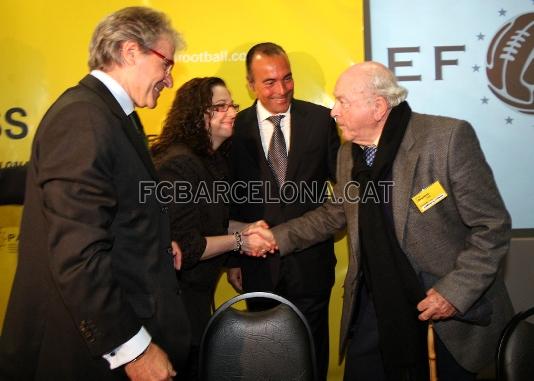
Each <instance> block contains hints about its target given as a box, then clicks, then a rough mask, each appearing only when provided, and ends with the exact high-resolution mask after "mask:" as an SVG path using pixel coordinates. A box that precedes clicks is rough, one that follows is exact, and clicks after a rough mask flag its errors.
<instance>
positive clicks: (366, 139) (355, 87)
mask: <svg viewBox="0 0 534 381" xmlns="http://www.w3.org/2000/svg"><path fill="white" fill-rule="evenodd" d="M334 96H335V98H336V103H335V104H334V108H333V109H332V111H331V115H332V117H333V118H335V119H336V122H337V124H338V126H339V128H340V129H341V132H342V134H343V139H345V140H347V141H351V142H353V143H356V144H360V145H369V144H373V143H374V139H375V138H376V134H377V131H376V129H377V120H376V118H375V102H374V100H375V98H376V96H374V95H373V94H372V93H371V92H370V91H369V90H367V89H366V87H364V82H363V79H362V78H360V77H356V78H355V77H353V76H348V75H342V76H341V77H340V78H339V80H338V82H337V84H336V88H335V90H334Z"/></svg>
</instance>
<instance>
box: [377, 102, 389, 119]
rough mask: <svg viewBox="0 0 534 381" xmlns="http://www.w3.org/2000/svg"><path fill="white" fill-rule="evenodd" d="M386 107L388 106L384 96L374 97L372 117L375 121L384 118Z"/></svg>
mask: <svg viewBox="0 0 534 381" xmlns="http://www.w3.org/2000/svg"><path fill="white" fill-rule="evenodd" d="M388 109H389V106H388V102H387V101H386V98H384V97H375V103H374V118H375V120H376V121H377V122H378V121H379V120H382V119H383V118H384V116H385V115H386V114H387V112H388Z"/></svg>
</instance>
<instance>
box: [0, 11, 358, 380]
mask: <svg viewBox="0 0 534 381" xmlns="http://www.w3.org/2000/svg"><path fill="white" fill-rule="evenodd" d="M130 5H146V6H152V7H154V8H157V9H159V10H162V11H164V12H166V13H167V14H168V15H169V16H170V17H171V19H172V21H173V24H174V26H175V27H176V29H178V30H179V31H180V32H181V33H182V34H183V36H184V38H185V40H186V42H187V48H186V50H184V51H183V52H179V53H178V54H177V56H176V57H175V58H176V61H177V64H176V66H175V68H174V69H173V75H174V80H175V86H174V88H175V89H176V88H177V87H178V86H179V85H180V84H182V83H183V82H185V81H187V80H188V79H190V78H192V77H195V76H212V75H215V76H220V77H222V78H223V79H224V80H225V81H226V82H227V84H228V87H229V88H230V90H231V91H232V93H233V97H234V100H235V101H236V102H237V103H239V104H241V105H242V107H246V106H248V105H250V104H251V103H252V101H253V98H252V97H251V95H250V94H249V93H248V91H247V88H246V81H245V63H244V56H245V53H246V52H247V50H248V49H249V48H250V47H251V46H252V45H254V44H256V43H258V42H262V41H273V42H276V43H278V44H280V45H282V46H283V47H284V49H285V50H286V51H287V52H288V54H289V57H290V60H291V65H292V70H293V74H294V79H295V96H296V97H298V98H300V99H305V100H309V101H312V102H315V103H319V104H323V105H325V106H331V105H332V103H333V101H332V96H331V93H332V89H333V87H334V84H335V80H336V78H337V76H338V75H339V73H340V72H341V71H342V70H344V69H345V68H347V67H348V66H349V65H350V64H351V63H354V62H359V61H362V60H363V9H362V8H363V7H362V0H351V1H349V0H330V1H328V2H323V1H318V0H316V1H312V0H309V1H284V0H271V1H268V2H267V1H251V0H247V1H245V0H235V1H232V0H227V1H220V0H203V1H196V2H193V1H190V2H185V1H163V0H160V1H148V0H146V1H125V0H108V1H106V2H98V1H96V2H73V1H66V0H49V1H46V2H40V1H39V2H38V1H22V2H15V1H10V0H8V1H5V2H2V4H1V5H0V23H1V25H2V28H1V30H0V46H1V49H0V59H1V61H0V62H1V68H0V72H1V73H2V76H0V86H1V88H2V95H0V167H6V166H10V165H17V164H20V163H24V162H26V161H27V160H28V158H29V152H30V145H31V139H32V137H33V135H34V133H35V129H36V128H37V125H38V123H39V121H40V119H41V118H42V116H43V114H44V112H45V111H46V110H47V108H48V107H49V106H50V104H51V103H52V102H53V101H54V100H55V99H56V98H57V97H58V96H59V95H60V94H61V92H63V91H64V90H65V89H66V88H67V87H69V86H72V85H73V84H75V83H76V82H77V81H78V80H79V79H81V78H82V76H83V75H85V74H86V73H87V71H88V69H87V64H86V62H87V56H88V54H87V52H88V44H89V39H90V36H91V33H92V31H93V29H94V27H95V26H96V24H97V23H98V22H99V20H100V19H102V17H104V16H105V15H107V14H109V13H111V12H113V11H114V10H116V9H119V8H122V7H124V6H130ZM173 96H174V90H170V91H169V90H166V91H165V92H163V94H162V96H161V98H160V101H159V106H158V108H157V109H156V110H142V111H141V112H140V115H141V118H142V119H143V123H144V125H145V127H146V129H147V132H148V133H149V134H157V133H158V132H159V131H160V128H161V124H162V121H163V119H164V117H165V114H166V111H167V110H168V109H169V107H170V104H171V102H172V99H173ZM20 214H21V208H19V207H15V206H4V207H0V274H2V275H1V276H0V325H1V324H2V322H3V316H4V310H5V306H6V304H7V299H8V295H9V289H10V287H11V283H12V279H13V274H14V270H15V266H16V256H17V252H16V247H17V239H18V225H19V222H20ZM336 255H337V257H338V265H337V268H336V284H335V287H334V290H333V294H332V302H331V305H330V327H331V329H330V330H331V342H330V345H331V358H330V372H329V379H330V380H336V379H341V368H340V367H339V366H337V358H338V351H337V346H338V338H339V318H340V314H341V294H342V291H341V281H342V280H343V278H344V277H345V271H346V264H347V258H346V256H347V250H346V243H345V240H344V239H343V240H340V241H338V242H337V243H336ZM234 294H235V292H234V291H233V290H232V289H231V288H230V287H229V286H228V285H227V284H226V281H225V279H224V278H223V279H222V281H221V282H220V283H219V287H218V290H217V295H216V305H217V306H218V305H220V304H221V303H222V302H223V301H224V300H227V299H228V298H229V297H230V296H233V295H234Z"/></svg>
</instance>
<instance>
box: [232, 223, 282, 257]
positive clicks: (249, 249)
mask: <svg viewBox="0 0 534 381" xmlns="http://www.w3.org/2000/svg"><path fill="white" fill-rule="evenodd" d="M241 237H242V239H243V244H242V246H241V252H242V253H244V254H246V255H248V256H251V257H263V258H265V257H266V256H267V254H268V253H271V254H273V253H274V252H275V251H276V250H278V246H277V244H276V240H275V239H274V236H273V233H272V232H271V231H270V230H269V225H267V223H266V222H265V221H263V220H260V221H256V222H254V223H252V224H249V225H247V226H246V227H245V228H244V229H243V230H242V231H241Z"/></svg>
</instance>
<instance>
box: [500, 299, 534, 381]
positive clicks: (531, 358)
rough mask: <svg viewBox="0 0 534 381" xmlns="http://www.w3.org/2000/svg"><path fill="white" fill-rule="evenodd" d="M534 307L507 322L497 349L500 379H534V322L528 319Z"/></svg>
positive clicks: (505, 380)
mask: <svg viewBox="0 0 534 381" xmlns="http://www.w3.org/2000/svg"><path fill="white" fill-rule="evenodd" d="M533 315H534V307H533V308H530V309H529V310H527V311H524V312H520V313H518V314H517V315H515V316H514V317H513V318H512V320H510V322H509V323H508V324H507V326H506V328H505V329H504V331H503V333H502V335H501V338H500V340H499V347H498V350H497V362H496V363H497V380H498V381H532V380H534V324H532V323H529V322H528V321H526V319H527V318H529V317H530V316H533Z"/></svg>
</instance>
